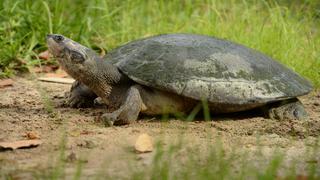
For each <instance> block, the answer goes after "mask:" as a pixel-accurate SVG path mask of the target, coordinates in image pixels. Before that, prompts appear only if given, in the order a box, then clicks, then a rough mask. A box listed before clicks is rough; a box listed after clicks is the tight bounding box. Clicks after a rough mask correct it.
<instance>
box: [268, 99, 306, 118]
mask: <svg viewBox="0 0 320 180" xmlns="http://www.w3.org/2000/svg"><path fill="white" fill-rule="evenodd" d="M268 115H269V117H270V118H271V119H277V120H305V119H308V114H307V112H306V111H305V109H304V107H303V105H302V103H301V102H300V101H299V100H298V99H297V98H294V99H289V100H284V101H281V102H278V103H275V104H272V105H271V106H270V107H269V109H268Z"/></svg>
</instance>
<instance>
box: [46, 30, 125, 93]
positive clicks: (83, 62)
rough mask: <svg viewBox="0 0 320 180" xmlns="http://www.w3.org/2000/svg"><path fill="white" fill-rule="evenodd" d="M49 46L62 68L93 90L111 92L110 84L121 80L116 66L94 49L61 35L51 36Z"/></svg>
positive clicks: (48, 36)
mask: <svg viewBox="0 0 320 180" xmlns="http://www.w3.org/2000/svg"><path fill="white" fill-rule="evenodd" d="M47 44H48V48H49V51H50V53H51V54H52V55H53V56H54V57H55V58H56V59H57V60H58V62H59V64H60V65H61V66H62V68H63V69H64V70H65V71H66V72H67V73H68V74H69V75H70V76H72V77H73V78H74V79H76V80H78V81H80V82H82V83H84V84H85V85H87V86H89V87H90V88H92V89H93V90H97V89H100V91H101V92H109V91H110V89H111V88H110V87H109V84H110V83H113V82H117V81H118V80H119V78H120V72H119V71H118V69H117V68H116V67H115V66H113V65H112V64H111V63H109V62H107V61H105V60H104V59H103V58H101V57H99V55H98V54H97V53H96V52H94V51H93V50H92V49H90V48H87V47H85V46H83V45H81V44H79V43H77V42H75V41H73V40H71V39H69V38H66V37H64V36H62V35H59V34H49V35H47ZM103 85H105V87H103ZM96 86H99V87H96Z"/></svg>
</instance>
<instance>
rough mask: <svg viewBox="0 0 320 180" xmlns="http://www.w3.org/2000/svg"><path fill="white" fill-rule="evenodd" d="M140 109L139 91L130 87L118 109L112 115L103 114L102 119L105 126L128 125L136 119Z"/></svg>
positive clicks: (134, 87) (135, 87)
mask: <svg viewBox="0 0 320 180" xmlns="http://www.w3.org/2000/svg"><path fill="white" fill-rule="evenodd" d="M142 107H143V102H142V99H141V96H140V92H139V89H138V88H137V86H131V87H130V88H129V90H128V91H127V95H126V98H125V100H124V102H123V103H122V105H121V106H120V108H119V109H117V110H115V111H113V112H112V113H105V114H103V115H102V119H103V121H104V122H105V124H106V125H107V126H112V125H124V124H130V123H131V122H133V121H135V120H137V119H138V116H139V113H140V111H141V109H142Z"/></svg>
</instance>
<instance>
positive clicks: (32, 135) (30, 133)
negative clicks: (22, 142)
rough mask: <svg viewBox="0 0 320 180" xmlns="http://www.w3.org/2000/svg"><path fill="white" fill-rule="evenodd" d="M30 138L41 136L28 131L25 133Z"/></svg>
mask: <svg viewBox="0 0 320 180" xmlns="http://www.w3.org/2000/svg"><path fill="white" fill-rule="evenodd" d="M25 136H26V137H27V138H28V139H40V136H39V135H38V134H37V133H36V132H33V131H30V132H27V133H26V135H25Z"/></svg>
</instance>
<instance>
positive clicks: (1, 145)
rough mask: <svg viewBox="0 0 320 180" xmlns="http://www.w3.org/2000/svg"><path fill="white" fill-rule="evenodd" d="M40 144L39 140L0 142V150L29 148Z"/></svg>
mask: <svg viewBox="0 0 320 180" xmlns="http://www.w3.org/2000/svg"><path fill="white" fill-rule="evenodd" d="M40 144H42V141H41V140H22V141H13V142H0V149H12V150H15V149H18V148H31V147H36V146H39V145H40Z"/></svg>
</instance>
